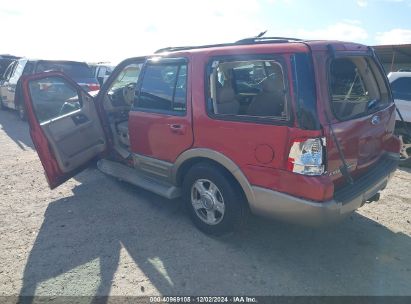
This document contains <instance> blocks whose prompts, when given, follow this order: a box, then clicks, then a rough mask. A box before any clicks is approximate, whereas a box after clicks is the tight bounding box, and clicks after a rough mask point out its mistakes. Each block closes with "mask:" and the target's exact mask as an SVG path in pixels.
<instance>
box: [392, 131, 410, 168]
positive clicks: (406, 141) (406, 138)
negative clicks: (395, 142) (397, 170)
mask: <svg viewBox="0 0 411 304" xmlns="http://www.w3.org/2000/svg"><path fill="white" fill-rule="evenodd" d="M395 135H397V136H398V138H399V139H400V142H401V150H400V166H407V167H410V166H411V124H407V125H406V126H404V125H399V126H397V127H396V128H395Z"/></svg>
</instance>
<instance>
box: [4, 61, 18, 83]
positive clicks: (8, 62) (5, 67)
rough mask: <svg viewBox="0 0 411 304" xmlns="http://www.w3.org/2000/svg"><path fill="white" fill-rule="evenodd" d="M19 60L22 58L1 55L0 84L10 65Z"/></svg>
mask: <svg viewBox="0 0 411 304" xmlns="http://www.w3.org/2000/svg"><path fill="white" fill-rule="evenodd" d="M19 58H20V57H17V56H13V55H0V83H1V81H2V79H1V78H2V77H3V74H4V72H5V71H6V69H7V67H8V66H9V65H10V63H12V62H13V61H14V60H17V59H19Z"/></svg>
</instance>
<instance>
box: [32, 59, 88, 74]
mask: <svg viewBox="0 0 411 304" xmlns="http://www.w3.org/2000/svg"><path fill="white" fill-rule="evenodd" d="M47 71H58V72H63V73H65V74H67V75H68V76H70V77H72V78H93V72H92V70H91V69H90V67H89V66H88V65H87V64H85V63H81V62H53V61H41V62H39V63H38V64H37V67H36V73H40V72H47Z"/></svg>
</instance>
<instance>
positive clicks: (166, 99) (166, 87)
mask: <svg viewBox="0 0 411 304" xmlns="http://www.w3.org/2000/svg"><path fill="white" fill-rule="evenodd" d="M186 95H187V65H186V64H176V63H172V64H161V63H160V64H148V65H147V67H146V70H145V72H144V76H143V80H142V83H141V89H140V94H139V96H138V100H137V108H139V109H147V110H153V111H165V112H172V113H185V111H186V103H187V102H186V98H187V97H186Z"/></svg>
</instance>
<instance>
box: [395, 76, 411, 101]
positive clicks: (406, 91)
mask: <svg viewBox="0 0 411 304" xmlns="http://www.w3.org/2000/svg"><path fill="white" fill-rule="evenodd" d="M391 88H392V94H393V95H394V99H401V100H408V101H411V77H402V78H398V79H397V80H394V81H393V83H391Z"/></svg>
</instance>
